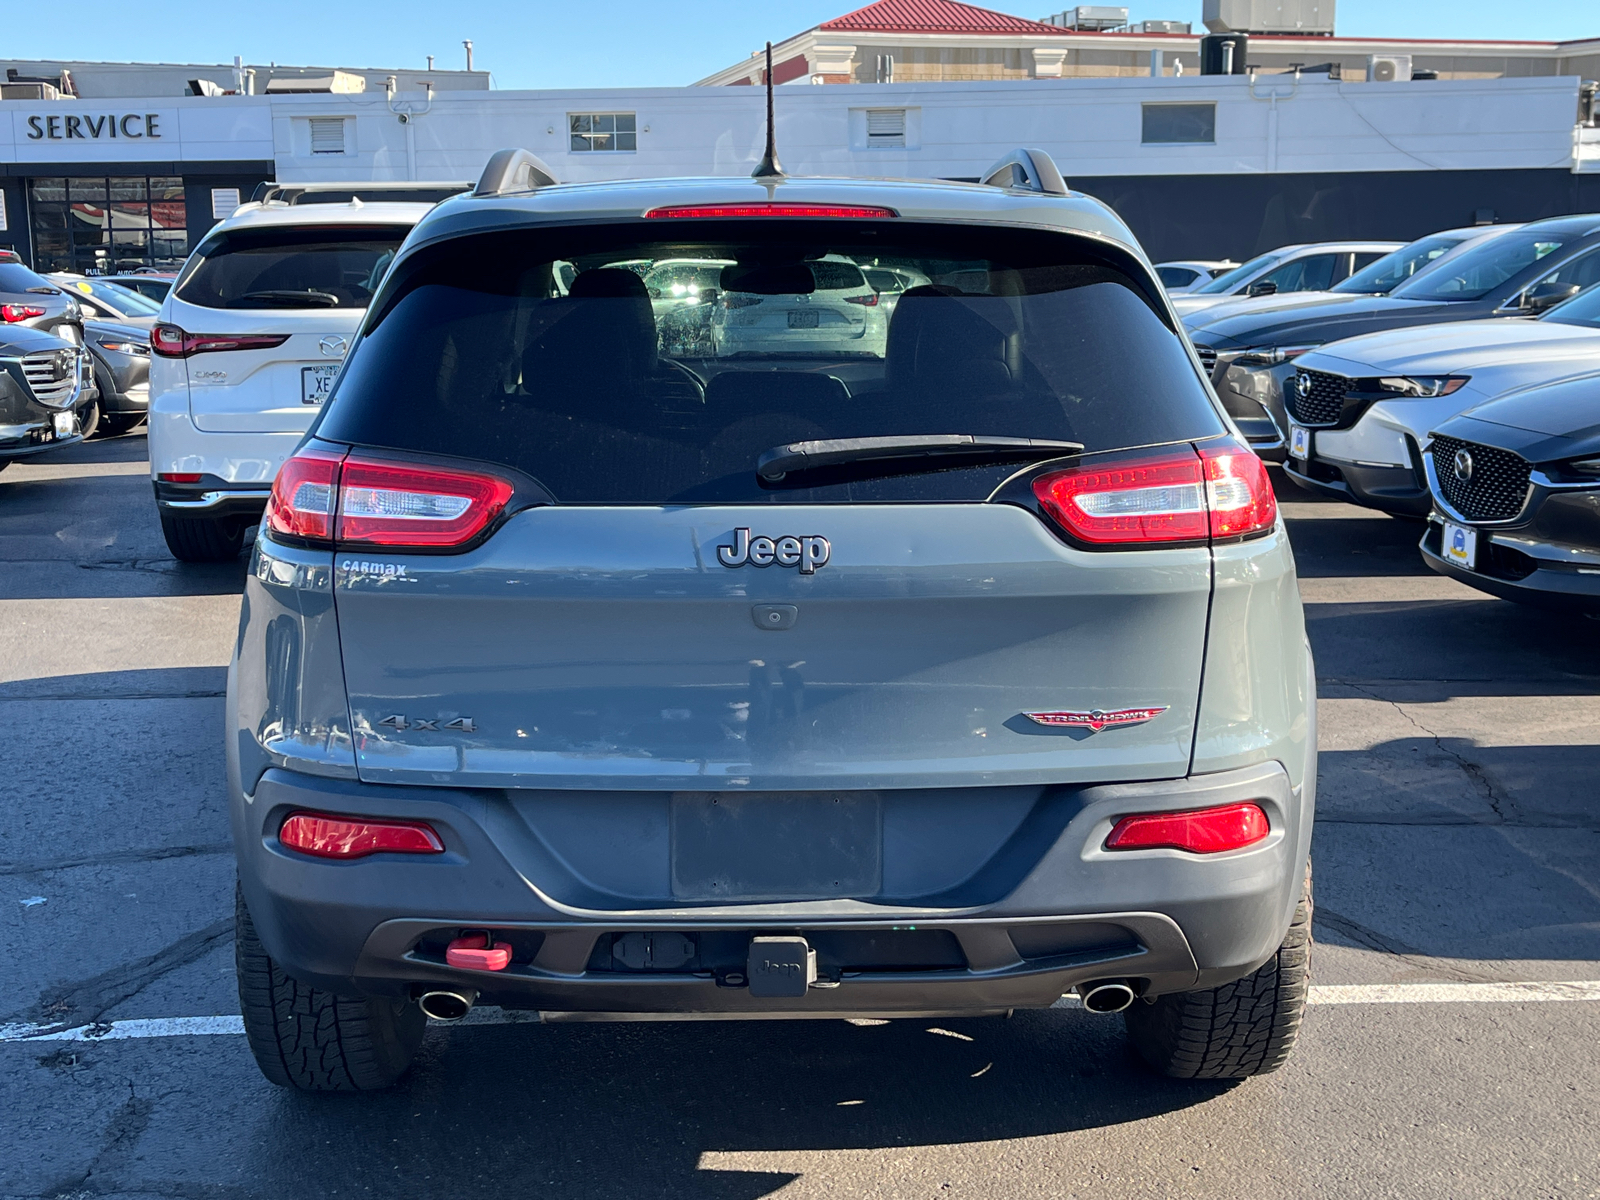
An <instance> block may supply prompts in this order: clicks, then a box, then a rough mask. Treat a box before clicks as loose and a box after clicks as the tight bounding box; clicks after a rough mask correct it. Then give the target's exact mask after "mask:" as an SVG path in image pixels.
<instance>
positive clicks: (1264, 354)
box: [1233, 342, 1321, 367]
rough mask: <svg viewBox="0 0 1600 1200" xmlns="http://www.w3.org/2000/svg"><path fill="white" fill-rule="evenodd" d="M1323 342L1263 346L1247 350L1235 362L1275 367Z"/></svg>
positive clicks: (1248, 365)
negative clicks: (1303, 344) (1302, 344)
mask: <svg viewBox="0 0 1600 1200" xmlns="http://www.w3.org/2000/svg"><path fill="white" fill-rule="evenodd" d="M1320 344H1321V343H1318V342H1313V343H1311V344H1310V345H1306V346H1262V347H1260V348H1259V349H1255V350H1246V351H1245V352H1244V353H1243V354H1241V355H1239V357H1238V358H1236V359H1234V360H1233V361H1234V362H1237V363H1241V364H1243V365H1244V366H1247V367H1275V366H1277V365H1278V364H1279V363H1286V362H1292V361H1293V360H1295V359H1297V358H1299V357H1300V356H1301V355H1302V354H1304V353H1305V352H1306V351H1307V350H1315V349H1316V348H1317V346H1318V345H1320Z"/></svg>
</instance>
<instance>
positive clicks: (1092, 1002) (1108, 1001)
mask: <svg viewBox="0 0 1600 1200" xmlns="http://www.w3.org/2000/svg"><path fill="white" fill-rule="evenodd" d="M1078 998H1079V999H1081V1000H1082V1001H1083V1006H1084V1008H1086V1009H1088V1010H1089V1011H1090V1012H1093V1013H1119V1012H1121V1011H1122V1010H1123V1009H1125V1008H1127V1007H1128V1005H1130V1004H1132V1003H1133V1002H1134V999H1135V993H1134V990H1133V986H1132V985H1131V984H1130V983H1128V981H1127V980H1125V979H1097V980H1095V981H1094V982H1093V983H1082V984H1079V985H1078Z"/></svg>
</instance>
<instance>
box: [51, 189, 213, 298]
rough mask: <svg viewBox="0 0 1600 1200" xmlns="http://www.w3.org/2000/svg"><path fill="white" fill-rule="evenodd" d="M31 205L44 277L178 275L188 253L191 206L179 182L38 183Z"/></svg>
mask: <svg viewBox="0 0 1600 1200" xmlns="http://www.w3.org/2000/svg"><path fill="white" fill-rule="evenodd" d="M28 207H29V211H30V220H31V224H32V227H33V245H34V263H35V269H37V270H40V271H78V272H81V273H84V274H89V273H94V272H115V271H131V270H135V269H137V268H139V267H155V268H157V269H158V270H174V271H175V270H177V269H178V267H180V266H181V265H182V264H183V260H184V259H185V258H186V257H187V256H188V253H189V212H188V205H187V204H186V203H185V202H184V194H183V180H182V179H179V178H177V177H175V176H170V175H158V176H143V175H118V176H114V177H111V178H101V177H94V176H83V177H73V178H70V179H35V180H33V182H32V185H31V187H30V203H29V206H28Z"/></svg>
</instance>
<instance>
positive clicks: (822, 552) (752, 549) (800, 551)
mask: <svg viewBox="0 0 1600 1200" xmlns="http://www.w3.org/2000/svg"><path fill="white" fill-rule="evenodd" d="M832 554H833V546H832V544H831V543H830V542H829V541H828V539H827V538H825V537H818V536H817V535H815V534H812V535H810V536H809V537H795V536H793V535H790V536H785V537H776V538H770V537H754V538H753V537H751V536H750V531H749V530H748V529H745V528H743V527H741V528H739V529H735V530H734V531H733V545H731V546H718V547H717V561H718V562H719V563H721V564H722V565H723V566H725V567H742V566H744V565H745V564H746V563H749V564H750V565H751V566H752V567H770V566H774V565H776V566H780V567H799V568H800V574H802V575H814V574H815V573H816V570H817V568H818V567H825V566H827V565H828V558H829V557H830V556H831V555H832Z"/></svg>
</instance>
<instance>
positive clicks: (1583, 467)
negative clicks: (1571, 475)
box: [1567, 458, 1600, 476]
mask: <svg viewBox="0 0 1600 1200" xmlns="http://www.w3.org/2000/svg"><path fill="white" fill-rule="evenodd" d="M1567 470H1569V471H1573V472H1575V473H1576V474H1579V475H1595V476H1600V458H1580V459H1578V460H1576V461H1575V462H1569V463H1568V464H1567Z"/></svg>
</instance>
